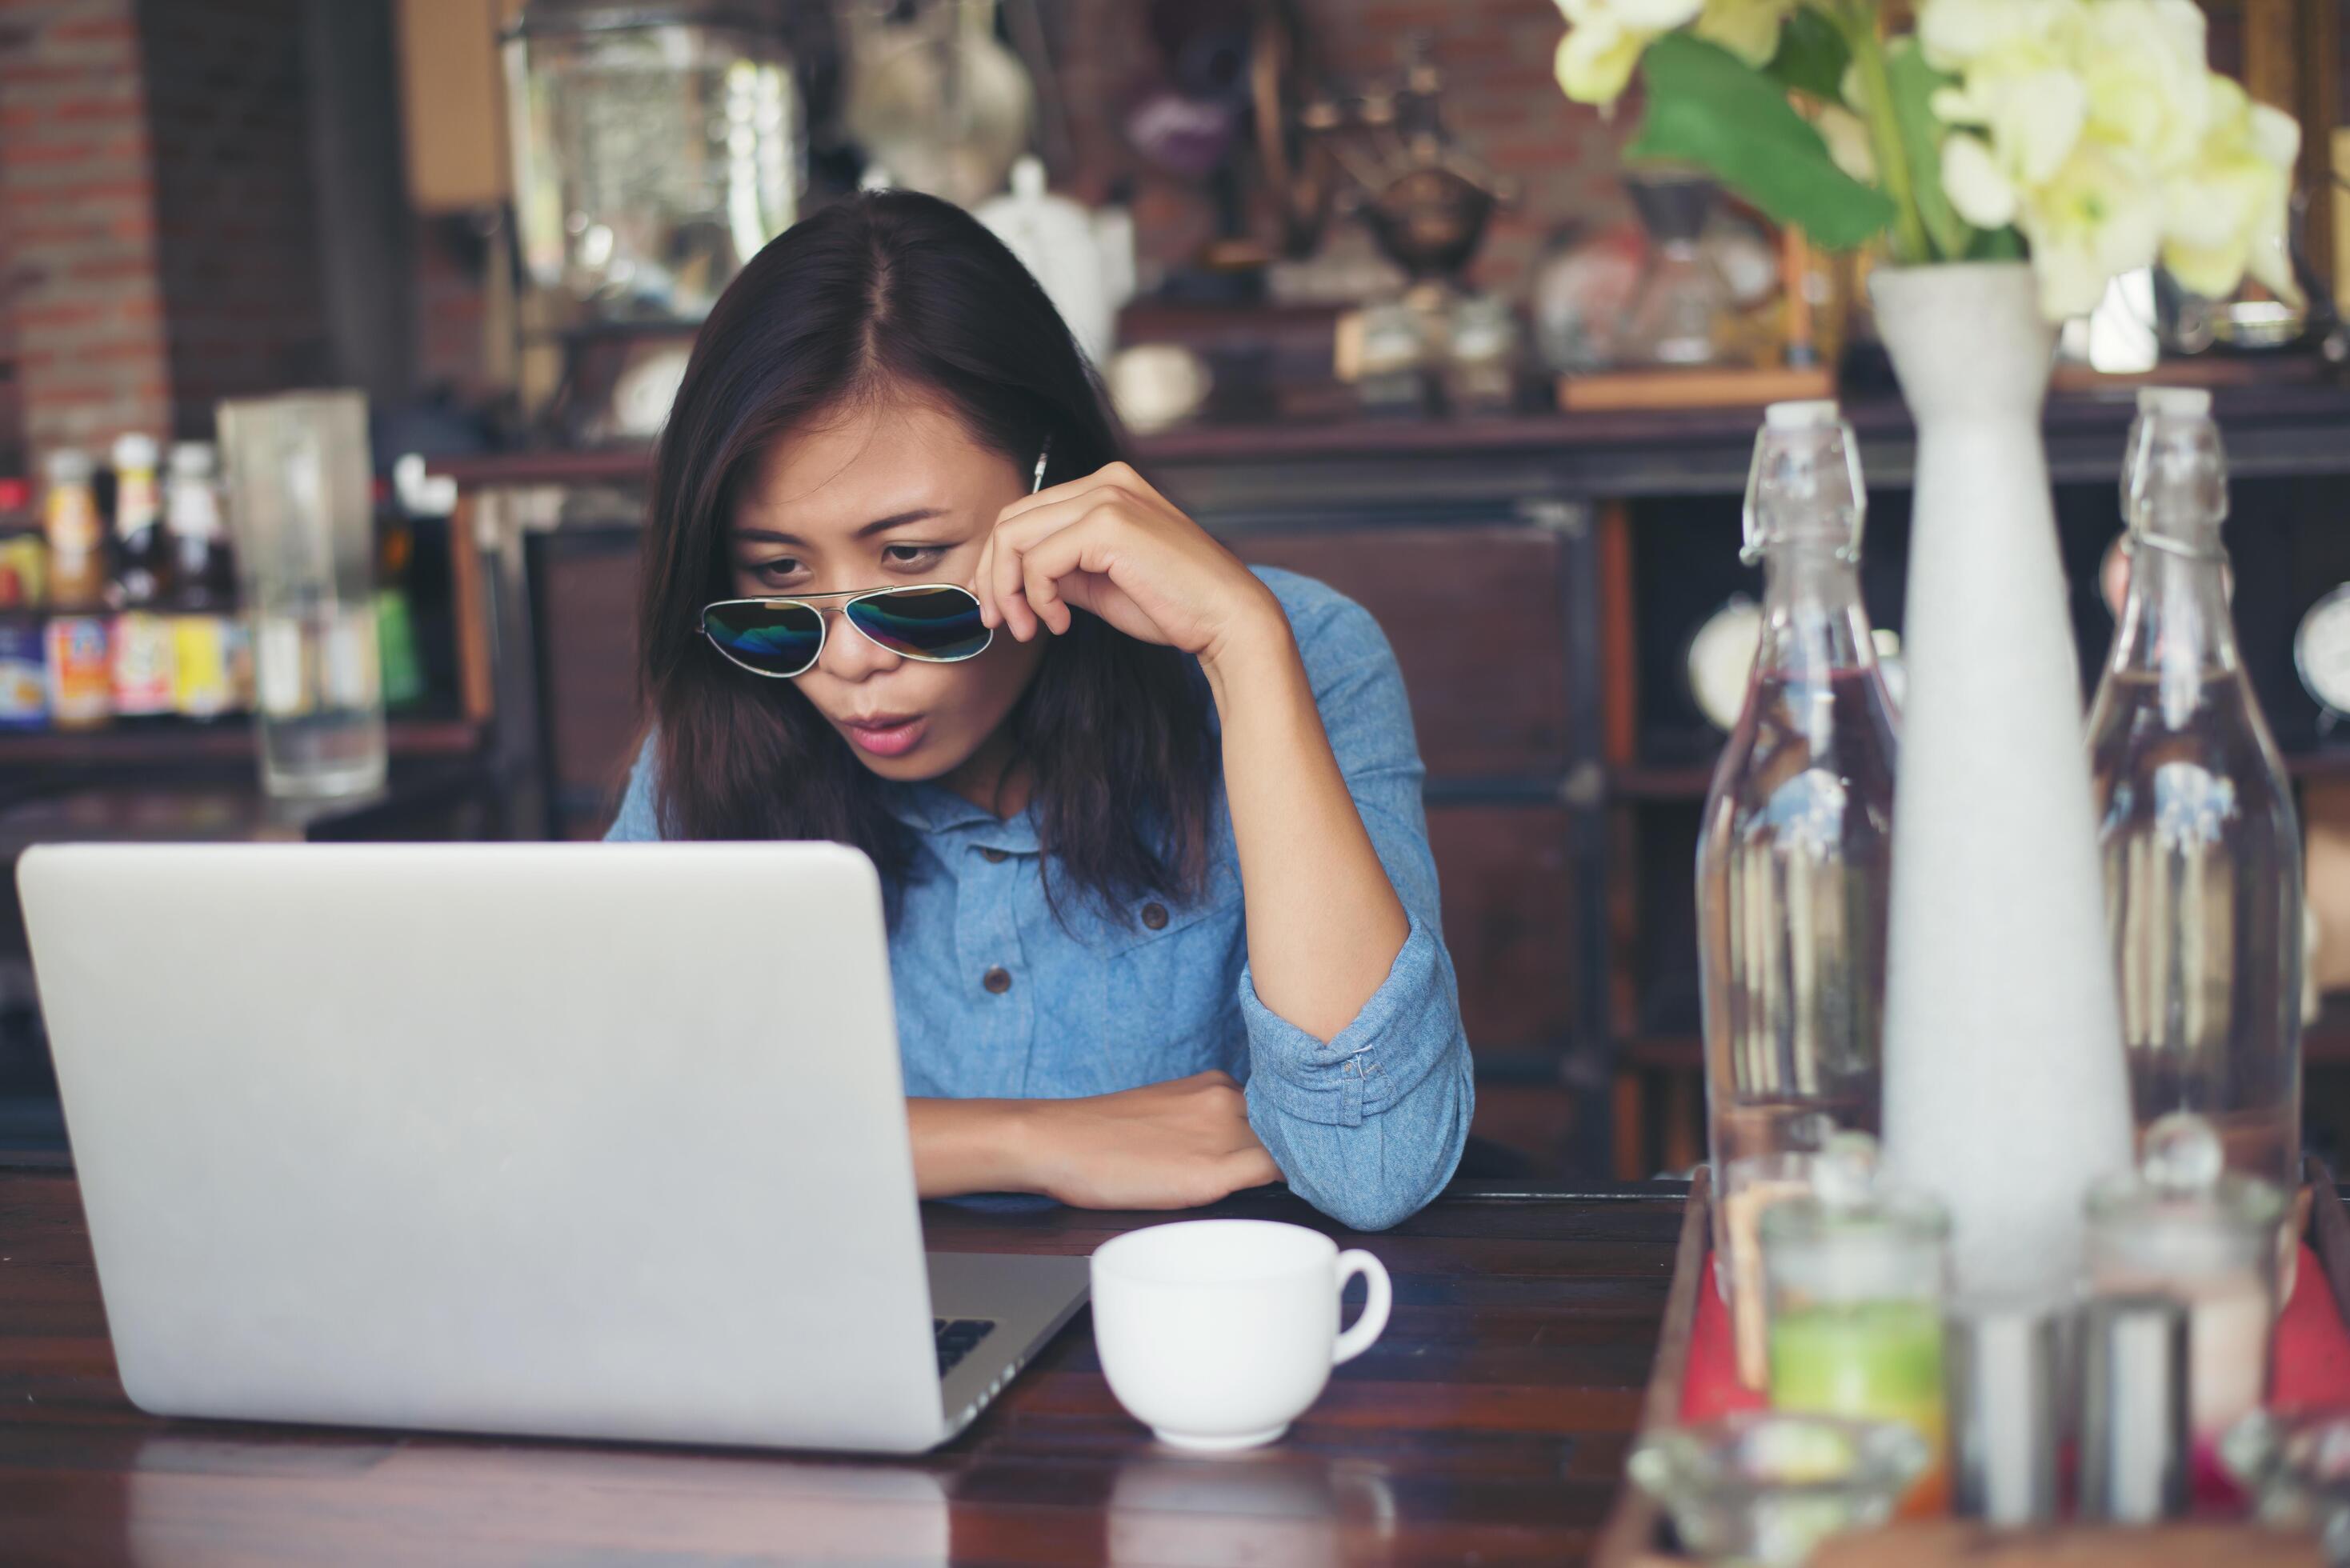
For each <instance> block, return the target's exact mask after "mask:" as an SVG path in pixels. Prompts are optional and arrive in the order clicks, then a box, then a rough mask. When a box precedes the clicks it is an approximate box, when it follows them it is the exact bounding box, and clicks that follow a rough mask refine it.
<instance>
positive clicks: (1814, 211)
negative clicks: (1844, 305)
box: [1626, 33, 1893, 250]
mask: <svg viewBox="0 0 2350 1568" xmlns="http://www.w3.org/2000/svg"><path fill="white" fill-rule="evenodd" d="M1640 75H1641V77H1642V78H1643V79H1644V80H1645V81H1646V83H1647V86H1648V92H1647V99H1648V114H1647V117H1646V118H1645V119H1643V121H1642V122H1641V126H1640V134H1639V137H1638V140H1635V141H1634V142H1633V143H1632V145H1631V146H1630V147H1629V148H1628V149H1627V150H1626V151H1627V156H1629V157H1633V158H1670V159H1683V160H1686V161H1690V162H1692V163H1696V164H1699V165H1700V166H1701V167H1703V168H1705V169H1706V170H1708V171H1710V172H1711V173H1712V174H1713V175H1714V176H1715V177H1716V178H1717V179H1719V180H1721V182H1722V183H1723V184H1725V185H1727V186H1729V187H1730V188H1731V190H1733V191H1735V192H1738V193H1739V194H1740V195H1742V196H1743V197H1745V198H1746V199H1747V200H1748V201H1751V202H1753V203H1754V204H1755V205H1756V206H1758V207H1760V208H1762V209H1763V211H1764V212H1766V213H1770V214H1771V216H1773V218H1776V219H1777V220H1779V222H1781V223H1795V224H1799V225H1801V226H1802V228H1803V229H1804V233H1806V234H1809V235H1810V236H1811V237H1812V238H1813V239H1814V240H1815V241H1817V242H1818V243H1819V244H1823V245H1825V246H1827V247H1828V248H1829V249H1831V250H1846V249H1849V248H1851V247H1853V246H1855V245H1857V244H1861V243H1862V242H1864V241H1866V240H1867V239H1869V238H1870V237H1871V236H1873V235H1875V234H1877V233H1878V232H1879V231H1880V230H1882V229H1883V228H1884V227H1885V225H1886V224H1887V223H1890V222H1891V221H1892V219H1893V203H1892V202H1889V201H1887V200H1886V198H1885V197H1884V195H1883V194H1881V193H1880V192H1877V191H1873V190H1871V189H1870V188H1869V187H1867V186H1866V185H1864V184H1862V183H1861V182H1859V181H1857V180H1855V179H1854V178H1853V177H1852V176H1851V175H1849V174H1846V172H1845V171H1843V170H1841V169H1839V168H1837V167H1836V166H1835V160H1834V159H1832V158H1830V157H1829V156H1828V149H1827V143H1825V142H1824V141H1822V140H1820V133H1819V132H1818V131H1816V130H1813V129H1812V127H1811V125H1810V123H1809V122H1808V121H1806V120H1805V119H1804V117H1803V116H1802V115H1799V114H1797V113H1796V112H1795V110H1794V106H1793V105H1791V104H1789V103H1788V102H1787V94H1786V89H1785V88H1782V87H1781V86H1780V85H1779V84H1778V83H1777V82H1775V81H1773V80H1772V79H1771V78H1769V77H1767V76H1765V75H1763V73H1762V72H1761V71H1758V70H1756V69H1755V68H1754V67H1752V66H1750V65H1748V64H1747V63H1746V62H1745V61H1743V60H1742V59H1740V58H1739V57H1737V56H1735V55H1733V54H1731V52H1730V51H1729V50H1727V49H1724V48H1721V47H1719V46H1717V45H1713V44H1709V43H1707V42H1705V41H1704V40H1703V39H1701V38H1696V37H1692V36H1690V35H1689V34H1687V33H1667V34H1666V35H1665V36H1662V37H1660V38H1659V39H1658V40H1657V41H1656V42H1655V43H1653V44H1650V45H1649V46H1648V52H1647V53H1646V54H1645V55H1643V56H1642V57H1640Z"/></svg>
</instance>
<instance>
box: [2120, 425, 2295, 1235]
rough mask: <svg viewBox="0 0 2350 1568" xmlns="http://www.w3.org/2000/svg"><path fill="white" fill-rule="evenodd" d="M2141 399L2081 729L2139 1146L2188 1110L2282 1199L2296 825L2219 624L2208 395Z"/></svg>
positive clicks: (2291, 1061) (2222, 561)
mask: <svg viewBox="0 0 2350 1568" xmlns="http://www.w3.org/2000/svg"><path fill="white" fill-rule="evenodd" d="M2149 391H2150V392H2152V394H2153V395H2151V396H2147V395H2141V397H2140V399H2139V405H2138V417H2137V422H2136V423H2135V424H2134V425H2132V426H2131V428H2130V442H2129V452H2128V456H2127V458H2126V466H2125V472H2124V483H2125V485H2126V491H2125V495H2124V508H2125V514H2126V516H2127V518H2128V520H2129V528H2130V581H2129V597H2128V598H2127V599H2126V601H2125V602H2124V604H2123V607H2122V616H2121V620H2120V622H2119V624H2118V625H2117V626H2116V628H2115V631H2114V645H2113V653H2112V655H2111V657H2110V658H2108V659H2107V660H2106V670H2105V674H2104V676H2103V678H2102V679H2101V680H2099V681H2098V683H2097V695H2096V699H2095V701H2094V702H2093V703H2092V704H2091V705H2090V709H2089V722H2088V747H2089V771H2090V777H2091V782H2092V785H2093V788H2094V790H2095V805H2096V809H2097V816H2098V840H2099V844H2100V846H2101V849H2102V852H2103V855H2104V859H2105V867H2106V921H2107V924H2108V926H2109V928H2110V929H2111V931H2112V935H2113V943H2114V959H2115V965H2116V975H2117V977H2118V980H2119V983H2120V988H2121V990H2120V995H2121V1013H2122V1040H2123V1044H2124V1045H2125V1047H2126V1050H2127V1052H2128V1056H2129V1065H2130V1093H2131V1097H2132V1100H2133V1103H2134V1108H2135V1114H2136V1116H2137V1125H2138V1127H2139V1130H2140V1133H2141V1136H2143V1134H2144V1131H2145V1129H2146V1128H2147V1127H2148V1126H2150V1125H2151V1124H2152V1123H2153V1122H2155V1121H2156V1120H2158V1118H2160V1117H2161V1116H2165V1115H2167V1114H2168V1113H2170V1112H2173V1111H2194V1112H2196V1113H2198V1114H2199V1115H2201V1116H2205V1117H2207V1118H2209V1120H2210V1122H2211V1124H2212V1125H2213V1126H2214V1127H2216V1128H2217V1129H2218V1131H2219V1134H2220V1142H2221V1145H2222V1147H2224V1149H2225V1151H2226V1158H2227V1165H2228V1168H2230V1170H2234V1171H2237V1172H2240V1173H2241V1174H2243V1175H2246V1176H2253V1177H2258V1178H2260V1179H2262V1180H2265V1181H2271V1182H2275V1183H2277V1184H2278V1185H2280V1186H2282V1187H2285V1188H2286V1189H2291V1188H2292V1187H2293V1185H2294V1184H2295V1182H2296V1181H2297V1179H2298V1170H2297V1167H2298V1164H2299V1160H2300V1155H2301V964H2302V895H2301V828H2300V824H2299V821H2298V820H2297V818H2296V816H2295V815H2294V811H2293V794H2292V791H2291V789H2290V787H2289V786H2288V785H2287V784H2286V781H2285V774H2284V766H2283V763H2282V761H2281V760H2280V759H2279V757H2278V755H2277V749H2276V742H2275V741H2274V740H2273V739H2272V737H2271V736H2270V734H2269V727H2268V724H2267V722H2266V721H2265V720H2263V719H2262V716H2261V710H2260V704H2259V702H2258V701H2256V700H2255V699H2254V698H2253V695H2252V689H2251V682H2250V681H2249V680H2246V678H2245V675H2244V670H2243V663H2242V660H2241V658H2240V657H2239V655H2238V653H2237V649H2236V629H2235V625H2234V622H2233V621H2232V620H2231V619H2230V616H2229V612H2228V598H2227V553H2226V552H2225V551H2224V550H2223V549H2222V548H2221V547H2220V520H2221V519H2222V518H2224V517H2225V516H2226V515H2227V511H2228V493H2227V479H2226V472H2225V464H2224V461H2223V459H2222V456H2221V452H2220V432H2219V429H2218V427H2217V426H2216V425H2215V424H2214V423H2213V422H2212V421H2211V416H2210V394H2209V393H2206V392H2198V391H2189V390H2181V389H2149Z"/></svg>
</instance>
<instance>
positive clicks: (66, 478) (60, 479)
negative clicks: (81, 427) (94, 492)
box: [42, 446, 96, 484]
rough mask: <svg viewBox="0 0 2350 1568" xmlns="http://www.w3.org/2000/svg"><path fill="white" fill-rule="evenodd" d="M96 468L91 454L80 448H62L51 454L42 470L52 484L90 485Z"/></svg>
mask: <svg viewBox="0 0 2350 1568" xmlns="http://www.w3.org/2000/svg"><path fill="white" fill-rule="evenodd" d="M95 466H96V465H94V464H93V463H92V462H90V461H89V453H88V452H84V451H82V450H81V449H80V448H79V447H75V446H61V447H59V448H57V451H55V452H51V453H49V459H48V462H47V463H45V464H43V465H42V470H43V472H46V473H47V475H48V477H49V483H51V484H88V483H89V476H90V474H91V473H92V472H94V471H95Z"/></svg>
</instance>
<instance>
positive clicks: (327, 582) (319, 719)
mask: <svg viewBox="0 0 2350 1568" xmlns="http://www.w3.org/2000/svg"><path fill="white" fill-rule="evenodd" d="M220 436H221V446H222V449H223V451H224V454H225V457H226V461H227V464H228V483H229V502H230V523H231V526H232V528H233V529H234V533H235V535H236V558H237V565H238V569H239V575H240V576H242V578H243V579H244V602H245V608H246V613H247V614H248V615H249V616H250V617H251V618H252V626H253V660H254V683H255V698H256V701H255V704H254V708H255V715H256V718H257V721H258V724H259V731H260V739H261V746H260V750H261V782H262V787H263V788H264V789H265V791H267V792H268V793H269V794H272V795H275V796H280V797H290V798H297V799H320V798H332V797H337V796H344V795H354V794H369V793H371V792H373V791H375V790H379V789H381V788H382V787H383V781H384V771H385V742H384V726H383V692H382V677H381V673H380V667H379V666H380V654H379V651H378V645H377V641H376V621H375V577H374V545H375V520H374V512H373V507H372V505H371V504H370V503H371V488H372V487H371V483H370V481H371V478H372V470H371V467H370V464H369V455H368V433H367V400H366V399H365V398H364V397H363V396H361V395H360V394H359V393H358V392H305V393H290V394H287V395H285V396H281V397H270V398H251V399H236V400H230V401H227V402H224V403H223V404H221V406H220Z"/></svg>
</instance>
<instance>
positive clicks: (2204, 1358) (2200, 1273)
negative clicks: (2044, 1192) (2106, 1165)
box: [2087, 1114, 2287, 1444]
mask: <svg viewBox="0 0 2350 1568" xmlns="http://www.w3.org/2000/svg"><path fill="white" fill-rule="evenodd" d="M2145 1141H2146V1154H2145V1158H2144V1162H2143V1164H2142V1165H2141V1167H2140V1168H2139V1169H2137V1170H2136V1171H2132V1172H2127V1173H2125V1174H2123V1175H2119V1176H2115V1177H2110V1178H2108V1179H2106V1180H2105V1181H2102V1182H2100V1183H2098V1184H2097V1186H2095V1188H2093V1189H2091V1190H2090V1193H2089V1198H2088V1233H2087V1259H2088V1269H2089V1287H2090V1289H2091V1290H2093V1291H2095V1292H2096V1293H2099V1294H2104V1295H2122V1294H2137V1293H2156V1294H2160V1295H2165V1296H2168V1297H2170V1298H2171V1299H2172V1300H2174V1301H2177V1302H2178V1303H2180V1304H2182V1305H2183V1306H2185V1307H2186V1309H2187V1314H2188V1382H2189V1395H2188V1405H2189V1417H2188V1418H2189V1425H2190V1427H2191V1428H2192V1429H2193V1434H2194V1438H2195V1440H2196V1441H2197V1443H2199V1444H2206V1443H2210V1442H2213V1441H2215V1440H2216V1439H2217V1438H2219V1436H2220V1433H2222V1432H2224V1431H2225V1430H2227V1429H2228V1428H2230V1427H2231V1426H2233V1425H2234V1424H2235V1423H2236V1422H2237V1421H2239V1420H2241V1418H2242V1417H2245V1416H2247V1415H2249V1414H2251V1412H2252V1411H2254V1410H2257V1409H2259V1408H2260V1407H2261V1405H2262V1401H2263V1400H2264V1399H2265V1398H2266V1397H2267V1395H2268V1383H2269V1359H2270V1356H2269V1352H2270V1344H2271V1339H2272V1334H2273V1331H2274V1328H2275V1324H2276V1313H2277V1301H2278V1296H2277V1288H2278V1269H2277V1235H2278V1231H2279V1228H2280V1227H2281V1226H2282V1224H2283V1222H2284V1215H2285V1210H2286V1207H2287V1202H2286V1198H2285V1194H2284V1191H2283V1189H2281V1188H2279V1187H2277V1186H2276V1185H2275V1184H2274V1183H2272V1182H2268V1181H2262V1180H2261V1179H2259V1178H2257V1177H2248V1176H2242V1175H2240V1174H2237V1173H2236V1172H2233V1171H2230V1170H2227V1169H2226V1168H2224V1167H2223V1164H2222V1160H2223V1158H2224V1156H2223V1152H2222V1147H2221V1143H2220V1137H2219V1135H2218V1133H2217V1132H2216V1131H2215V1130H2214V1129H2213V1128H2212V1127H2211V1126H2210V1123H2209V1122H2208V1121H2207V1120H2205V1119H2204V1118H2202V1117H2200V1116H2192V1115H2184V1114H2182V1115H2178V1116H2167V1117H2164V1118H2163V1119H2162V1120H2161V1121H2159V1122H2158V1123H2156V1124H2155V1126H2154V1127H2151V1128H2149V1129H2147V1135H2146V1140H2145Z"/></svg>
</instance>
